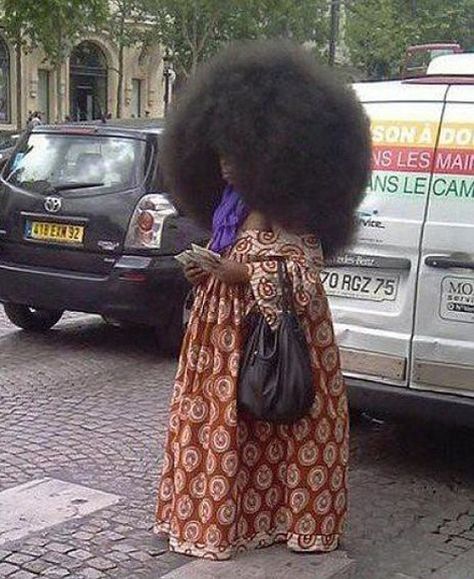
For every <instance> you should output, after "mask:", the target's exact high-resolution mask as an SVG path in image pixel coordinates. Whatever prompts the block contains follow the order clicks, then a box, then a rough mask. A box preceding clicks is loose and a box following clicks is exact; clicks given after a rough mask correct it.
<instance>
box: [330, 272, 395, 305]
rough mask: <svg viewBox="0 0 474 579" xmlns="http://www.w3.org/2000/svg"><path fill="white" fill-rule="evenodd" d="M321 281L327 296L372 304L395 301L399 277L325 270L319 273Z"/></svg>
mask: <svg viewBox="0 0 474 579" xmlns="http://www.w3.org/2000/svg"><path fill="white" fill-rule="evenodd" d="M321 281H322V282H323V285H324V289H325V290H326V293H327V295H328V296H338V297H344V298H353V299H356V300H370V301H374V302H383V301H395V300H396V299H397V293H398V284H399V277H398V276H397V275H386V274H384V273H373V271H372V270H371V271H368V272H361V271H360V270H358V271H350V270H348V269H342V268H341V269H340V268H336V269H327V270H323V271H322V272H321Z"/></svg>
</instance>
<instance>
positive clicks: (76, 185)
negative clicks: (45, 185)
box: [52, 183, 104, 191]
mask: <svg viewBox="0 0 474 579" xmlns="http://www.w3.org/2000/svg"><path fill="white" fill-rule="evenodd" d="M103 186H104V183H59V185H52V188H53V189H54V191H67V190H68V189H87V188H88V187H103Z"/></svg>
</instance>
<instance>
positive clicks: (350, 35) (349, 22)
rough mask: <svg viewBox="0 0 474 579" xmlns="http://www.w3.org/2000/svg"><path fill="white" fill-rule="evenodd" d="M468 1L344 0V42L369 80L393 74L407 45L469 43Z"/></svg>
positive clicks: (473, 1)
mask: <svg viewBox="0 0 474 579" xmlns="http://www.w3.org/2000/svg"><path fill="white" fill-rule="evenodd" d="M473 19H474V0H456V2H446V0H346V29H345V41H346V44H347V46H348V47H349V50H350V53H351V58H352V60H353V62H354V64H355V65H357V66H359V67H361V68H363V69H364V70H365V71H366V73H367V75H368V76H369V78H374V77H392V76H395V75H397V74H398V73H399V71H400V67H401V64H402V61H403V55H404V52H405V49H406V48H407V46H409V45H410V44H422V43H429V42H448V41H450V42H455V41H457V42H460V43H461V44H462V45H463V46H464V47H466V48H470V47H472V45H473V44H474V40H473V33H474V32H473V31H474V20H473Z"/></svg>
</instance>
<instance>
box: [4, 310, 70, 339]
mask: <svg viewBox="0 0 474 579" xmlns="http://www.w3.org/2000/svg"><path fill="white" fill-rule="evenodd" d="M3 309H4V310H5V314H6V316H7V318H8V319H9V320H10V322H12V324H15V326H18V327H19V328H23V329H24V330H30V331H32V332H44V331H45V330H49V329H50V328H52V327H53V326H54V324H56V323H57V322H59V320H60V319H61V317H62V315H63V313H64V312H63V311H62V310H44V309H41V308H33V307H30V306H24V305H21V304H4V306H3Z"/></svg>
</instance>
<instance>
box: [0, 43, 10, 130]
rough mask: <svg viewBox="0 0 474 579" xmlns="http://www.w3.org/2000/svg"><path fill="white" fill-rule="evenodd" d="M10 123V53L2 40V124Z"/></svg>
mask: <svg viewBox="0 0 474 579" xmlns="http://www.w3.org/2000/svg"><path fill="white" fill-rule="evenodd" d="M9 121H10V52H9V50H8V46H7V45H6V43H5V41H4V40H3V39H2V38H0V123H8V122H9Z"/></svg>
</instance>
